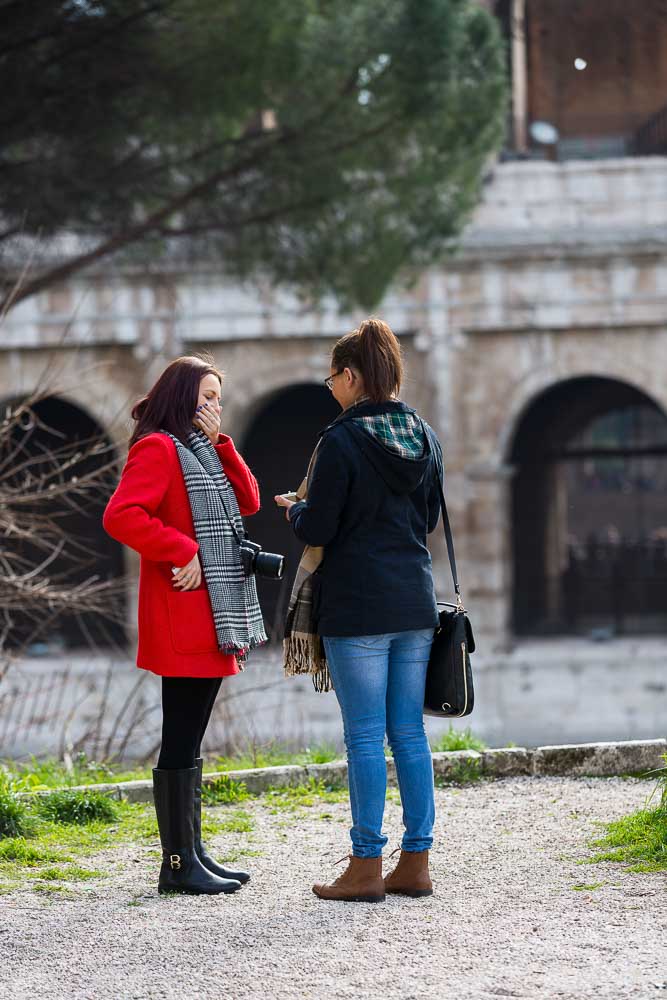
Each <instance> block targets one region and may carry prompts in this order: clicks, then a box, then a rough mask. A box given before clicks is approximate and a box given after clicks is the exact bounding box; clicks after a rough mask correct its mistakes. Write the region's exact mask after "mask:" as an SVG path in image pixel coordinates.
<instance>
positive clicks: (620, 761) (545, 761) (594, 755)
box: [533, 739, 667, 776]
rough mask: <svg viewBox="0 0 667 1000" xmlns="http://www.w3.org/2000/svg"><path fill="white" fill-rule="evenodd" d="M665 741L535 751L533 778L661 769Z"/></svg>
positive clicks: (666, 748)
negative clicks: (534, 776)
mask: <svg viewBox="0 0 667 1000" xmlns="http://www.w3.org/2000/svg"><path fill="white" fill-rule="evenodd" d="M665 752H667V740H662V739H661V740H627V741H623V742H618V743H579V744H571V745H569V746H568V745H565V746H548V747H538V748H537V750H535V752H534V754H533V774H538V775H548V774H571V775H574V776H576V775H593V776H595V775H599V776H604V775H614V774H640V773H644V772H646V771H650V770H652V769H653V768H656V767H660V766H661V764H662V763H663V761H662V759H661V755H662V754H664V753H665Z"/></svg>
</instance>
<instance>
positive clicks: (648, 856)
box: [588, 804, 667, 872]
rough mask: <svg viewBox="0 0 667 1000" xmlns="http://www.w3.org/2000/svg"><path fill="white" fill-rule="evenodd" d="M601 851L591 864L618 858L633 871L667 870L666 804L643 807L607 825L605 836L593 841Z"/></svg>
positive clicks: (594, 856) (590, 860)
mask: <svg viewBox="0 0 667 1000" xmlns="http://www.w3.org/2000/svg"><path fill="white" fill-rule="evenodd" d="M592 846H593V847H597V848H598V851H597V853H596V854H594V855H593V857H592V858H589V859H588V862H589V863H590V864H597V863H599V862H601V861H616V862H622V863H625V864H628V865H629V866H630V867H629V871H631V872H656V871H667V806H663V805H662V804H661V805H660V806H658V808H657V809H640V810H639V811H638V812H635V813H631V814H630V815H629V816H624V817H623V818H622V819H617V820H614V821H613V822H611V823H607V824H606V826H605V833H604V836H602V837H599V838H597V839H596V840H594V841H592Z"/></svg>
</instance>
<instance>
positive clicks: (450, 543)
mask: <svg viewBox="0 0 667 1000" xmlns="http://www.w3.org/2000/svg"><path fill="white" fill-rule="evenodd" d="M421 424H422V428H423V431H424V438H425V440H426V441H427V442H428V447H429V451H430V452H431V456H432V458H433V463H434V465H435V481H436V483H437V486H438V496H439V497H440V509H441V511H442V526H443V528H444V529H445V542H446V543H447V556H448V558H449V568H450V569H451V571H452V580H453V581H454V593H455V594H456V607H457V609H458V610H463V600H462V598H461V588H460V586H459V577H458V573H457V572H456V556H455V555H454V539H453V537H452V526H451V524H450V523H449V514H448V513H447V504H446V503H445V494H444V491H443V489H442V482H441V475H440V473H441V470H442V471H443V472H444V469H443V468H442V466H441V465H440V462H439V461H438V458H437V455H436V453H435V450H434V448H433V444H432V441H431V436H430V434H429V432H428V430H427V429H426V426H425V424H424V421H423V420H422V422H421Z"/></svg>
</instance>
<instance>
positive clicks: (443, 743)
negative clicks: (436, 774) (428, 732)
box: [431, 725, 486, 753]
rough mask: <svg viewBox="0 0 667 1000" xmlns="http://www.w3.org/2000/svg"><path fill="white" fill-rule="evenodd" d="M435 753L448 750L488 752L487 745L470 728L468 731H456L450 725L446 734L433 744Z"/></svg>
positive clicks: (432, 747)
mask: <svg viewBox="0 0 667 1000" xmlns="http://www.w3.org/2000/svg"><path fill="white" fill-rule="evenodd" d="M431 750H432V751H433V753H442V752H443V751H446V750H486V743H485V742H484V740H481V739H480V738H479V736H475V735H474V734H473V732H472V731H471V729H470V727H469V726H468V727H467V728H466V729H454V727H453V726H452V725H450V727H449V729H448V730H447V732H446V733H444V734H443V735H442V736H441V737H440V738H439V739H438V740H436V741H435V742H434V743H432V744H431Z"/></svg>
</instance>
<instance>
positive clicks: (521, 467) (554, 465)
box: [512, 377, 667, 635]
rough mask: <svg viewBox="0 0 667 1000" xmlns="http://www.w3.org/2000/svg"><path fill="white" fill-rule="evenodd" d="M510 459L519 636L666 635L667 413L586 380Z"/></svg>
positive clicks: (622, 388)
mask: <svg viewBox="0 0 667 1000" xmlns="http://www.w3.org/2000/svg"><path fill="white" fill-rule="evenodd" d="M512 463H513V465H514V467H515V476H514V482H513V491H512V528H513V556H514V602H513V607H514V629H515V631H516V632H517V633H518V634H550V633H552V634H557V633H560V634H568V633H569V634H580V635H581V634H583V635H585V634H590V633H591V632H597V634H599V635H613V634H617V635H623V634H626V635H629V634H638V633H644V632H656V633H664V632H667V599H666V597H665V595H666V594H667V417H665V414H664V413H663V412H662V411H661V410H660V409H659V407H657V406H656V404H655V403H653V402H652V400H650V399H649V398H648V397H647V396H645V395H644V394H643V393H641V392H639V391H638V390H637V389H634V388H633V387H631V386H628V385H626V384H625V383H622V382H619V381H615V380H613V379H603V378H593V377H591V378H577V379H571V380H569V381H568V382H564V383H561V384H560V385H558V386H556V387H554V388H553V389H550V390H548V391H547V392H545V393H544V394H543V395H542V396H540V397H539V398H538V399H537V400H536V401H535V402H534V403H533V405H532V406H531V407H530V408H529V410H528V411H527V413H526V414H525V415H524V417H523V419H522V421H521V424H520V426H519V428H518V431H517V434H516V438H515V442H514V448H513V452H512Z"/></svg>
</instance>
